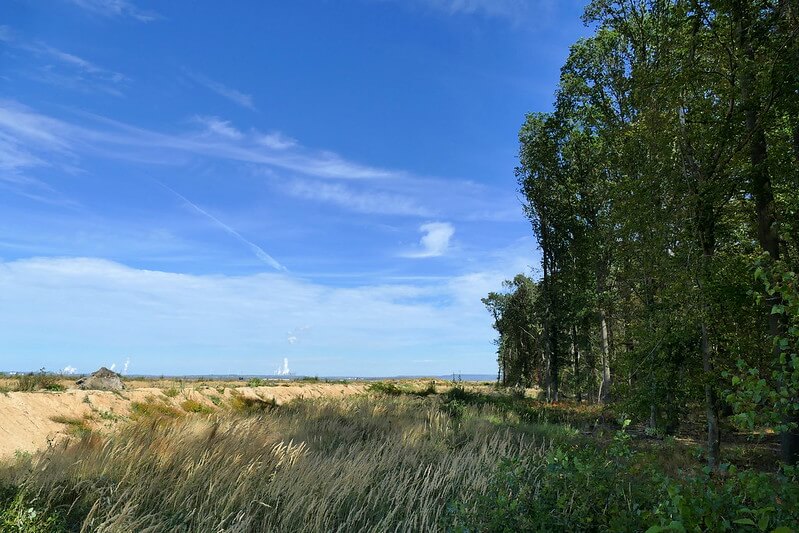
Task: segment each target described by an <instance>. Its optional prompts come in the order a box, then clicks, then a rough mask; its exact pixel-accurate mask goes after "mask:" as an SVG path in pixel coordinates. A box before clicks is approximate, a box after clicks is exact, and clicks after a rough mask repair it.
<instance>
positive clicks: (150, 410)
mask: <svg viewBox="0 0 799 533" xmlns="http://www.w3.org/2000/svg"><path fill="white" fill-rule="evenodd" d="M130 413H131V416H132V418H133V419H134V420H136V419H141V418H178V417H179V416H182V414H183V413H182V412H181V411H179V410H177V409H175V408H174V407H172V406H171V405H168V404H166V403H164V402H157V401H154V400H153V399H150V400H148V401H146V402H133V403H131V404H130Z"/></svg>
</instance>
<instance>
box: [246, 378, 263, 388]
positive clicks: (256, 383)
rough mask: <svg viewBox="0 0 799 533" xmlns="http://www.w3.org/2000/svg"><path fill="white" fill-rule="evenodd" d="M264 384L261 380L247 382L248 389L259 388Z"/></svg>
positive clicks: (253, 379)
mask: <svg viewBox="0 0 799 533" xmlns="http://www.w3.org/2000/svg"><path fill="white" fill-rule="evenodd" d="M264 384H265V381H264V380H262V379H261V378H252V379H250V380H249V381H247V386H248V387H261V386H263V385H264Z"/></svg>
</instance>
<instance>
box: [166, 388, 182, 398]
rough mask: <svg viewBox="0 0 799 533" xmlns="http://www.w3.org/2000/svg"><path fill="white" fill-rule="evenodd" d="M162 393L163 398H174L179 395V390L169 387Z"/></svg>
mask: <svg viewBox="0 0 799 533" xmlns="http://www.w3.org/2000/svg"><path fill="white" fill-rule="evenodd" d="M163 393H164V396H166V397H167V398H174V397H176V396H177V395H178V394H180V390H179V389H178V388H177V387H174V386H172V387H169V388H168V389H166V390H164V391H163Z"/></svg>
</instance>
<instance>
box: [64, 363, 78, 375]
mask: <svg viewBox="0 0 799 533" xmlns="http://www.w3.org/2000/svg"><path fill="white" fill-rule="evenodd" d="M61 372H62V373H64V374H67V375H68V376H71V375H72V374H76V373H77V372H78V369H77V368H75V367H74V366H72V365H67V366H65V367H64V370H62V371H61Z"/></svg>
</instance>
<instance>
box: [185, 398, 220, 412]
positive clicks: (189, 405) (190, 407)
mask: <svg viewBox="0 0 799 533" xmlns="http://www.w3.org/2000/svg"><path fill="white" fill-rule="evenodd" d="M180 406H181V407H182V408H183V410H184V411H186V412H187V413H206V414H207V413H212V412H213V409H211V408H210V407H208V406H207V405H205V404H204V403H201V402H198V401H197V400H192V399H187V400H185V401H183V402H182V403H181V404H180Z"/></svg>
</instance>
